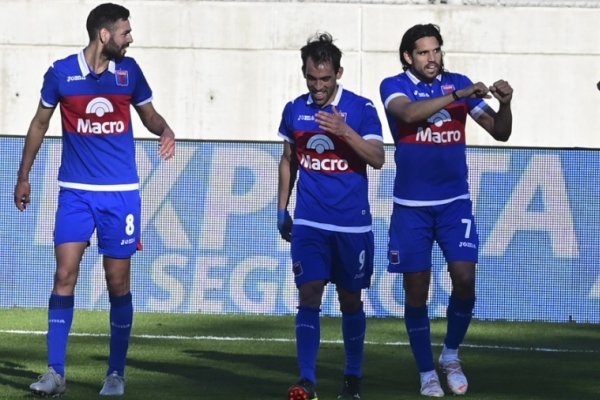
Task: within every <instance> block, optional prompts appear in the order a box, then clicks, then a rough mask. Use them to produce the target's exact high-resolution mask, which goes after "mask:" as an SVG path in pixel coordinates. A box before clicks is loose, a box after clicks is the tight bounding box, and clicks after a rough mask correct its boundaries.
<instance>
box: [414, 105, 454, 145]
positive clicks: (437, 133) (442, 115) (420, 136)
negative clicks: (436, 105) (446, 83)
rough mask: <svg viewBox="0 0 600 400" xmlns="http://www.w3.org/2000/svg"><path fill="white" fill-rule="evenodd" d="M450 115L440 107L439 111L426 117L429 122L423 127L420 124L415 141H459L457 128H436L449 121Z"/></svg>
mask: <svg viewBox="0 0 600 400" xmlns="http://www.w3.org/2000/svg"><path fill="white" fill-rule="evenodd" d="M451 121H452V117H451V116H450V113H449V112H448V111H447V110H445V109H441V110H440V111H438V112H436V113H435V114H433V115H432V116H431V117H429V118H427V122H429V124H430V125H429V126H427V127H426V128H425V129H423V127H422V126H420V127H419V128H418V129H417V135H416V139H415V141H416V142H425V143H460V142H461V139H462V134H461V132H460V131H459V130H453V129H449V130H438V129H436V128H442V127H443V126H444V124H445V123H447V122H451Z"/></svg>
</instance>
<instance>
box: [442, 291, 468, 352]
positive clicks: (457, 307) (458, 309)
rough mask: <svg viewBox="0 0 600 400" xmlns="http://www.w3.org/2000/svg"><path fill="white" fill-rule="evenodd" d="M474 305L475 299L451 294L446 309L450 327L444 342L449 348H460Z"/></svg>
mask: <svg viewBox="0 0 600 400" xmlns="http://www.w3.org/2000/svg"><path fill="white" fill-rule="evenodd" d="M473 307H475V299H474V298H473V299H470V300H461V299H459V298H458V297H456V296H454V295H451V296H450V301H449V303H448V309H447V310H446V316H447V318H448V328H447V331H446V338H445V339H444V344H445V345H446V347H447V348H449V349H458V346H460V344H461V343H462V342H463V340H464V338H465V335H466V334H467V329H469V324H470V323H471V316H472V315H473Z"/></svg>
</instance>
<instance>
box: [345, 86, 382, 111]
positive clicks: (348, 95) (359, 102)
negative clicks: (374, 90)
mask: <svg viewBox="0 0 600 400" xmlns="http://www.w3.org/2000/svg"><path fill="white" fill-rule="evenodd" d="M342 100H345V101H348V102H352V104H354V105H355V106H357V107H373V108H374V107H375V105H374V104H373V102H372V101H371V99H368V98H366V97H364V96H361V95H359V94H356V93H354V92H352V91H350V90H347V89H345V88H344V91H343V92H342Z"/></svg>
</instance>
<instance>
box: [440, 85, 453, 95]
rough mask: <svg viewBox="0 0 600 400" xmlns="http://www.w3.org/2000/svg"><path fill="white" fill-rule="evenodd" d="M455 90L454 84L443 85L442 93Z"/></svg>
mask: <svg viewBox="0 0 600 400" xmlns="http://www.w3.org/2000/svg"><path fill="white" fill-rule="evenodd" d="M453 91H454V85H442V93H444V94H445V95H446V94H450V93H452V92H453Z"/></svg>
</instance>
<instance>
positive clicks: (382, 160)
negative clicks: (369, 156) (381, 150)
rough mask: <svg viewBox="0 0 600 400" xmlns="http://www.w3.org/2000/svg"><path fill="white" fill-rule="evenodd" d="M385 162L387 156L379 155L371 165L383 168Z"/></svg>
mask: <svg viewBox="0 0 600 400" xmlns="http://www.w3.org/2000/svg"><path fill="white" fill-rule="evenodd" d="M383 164H385V157H383V156H382V157H378V158H377V159H375V160H373V162H371V163H370V165H371V167H373V169H381V168H383Z"/></svg>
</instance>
